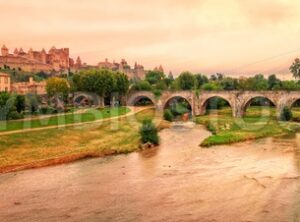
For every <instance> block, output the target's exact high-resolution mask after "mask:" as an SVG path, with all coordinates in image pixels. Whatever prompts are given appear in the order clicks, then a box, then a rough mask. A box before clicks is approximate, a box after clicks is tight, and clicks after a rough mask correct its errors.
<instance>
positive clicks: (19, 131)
mask: <svg viewBox="0 0 300 222" xmlns="http://www.w3.org/2000/svg"><path fill="white" fill-rule="evenodd" d="M127 108H129V109H130V111H129V112H128V113H126V114H124V115H120V116H114V117H110V118H104V119H98V120H95V121H88V122H81V123H70V124H62V125H54V126H45V127H38V128H31V129H22V130H12V131H7V132H1V133H0V136H3V135H11V134H16V133H27V132H35V131H41V130H47V129H59V128H64V127H71V126H81V125H85V124H90V123H102V122H104V121H110V120H115V119H119V118H124V117H127V116H132V115H134V114H137V113H139V112H141V111H143V110H146V109H149V108H150V107H134V106H127Z"/></svg>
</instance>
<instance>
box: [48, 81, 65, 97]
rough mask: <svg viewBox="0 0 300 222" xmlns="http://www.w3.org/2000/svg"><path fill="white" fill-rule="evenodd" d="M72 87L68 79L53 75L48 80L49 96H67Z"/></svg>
mask: <svg viewBox="0 0 300 222" xmlns="http://www.w3.org/2000/svg"><path fill="white" fill-rule="evenodd" d="M69 90H70V87H69V84H68V82H67V80H66V79H63V78H58V77H52V78H49V79H47V81H46V91H47V94H48V96H49V97H53V96H59V95H62V96H63V98H64V99H66V98H67V96H68V93H69Z"/></svg>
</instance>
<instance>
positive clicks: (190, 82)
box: [178, 72, 195, 90]
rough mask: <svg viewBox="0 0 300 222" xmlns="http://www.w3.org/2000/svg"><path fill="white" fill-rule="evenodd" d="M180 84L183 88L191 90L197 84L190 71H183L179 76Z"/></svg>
mask: <svg viewBox="0 0 300 222" xmlns="http://www.w3.org/2000/svg"><path fill="white" fill-rule="evenodd" d="M178 86H179V88H180V89H182V90H191V89H193V87H194V86H195V77H194V75H193V74H192V73H190V72H183V73H181V74H180V75H179V77H178Z"/></svg>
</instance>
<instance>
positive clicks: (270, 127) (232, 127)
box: [196, 107, 300, 147]
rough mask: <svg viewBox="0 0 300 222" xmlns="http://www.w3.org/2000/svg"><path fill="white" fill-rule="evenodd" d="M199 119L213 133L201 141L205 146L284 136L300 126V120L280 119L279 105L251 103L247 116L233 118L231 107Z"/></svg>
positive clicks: (211, 112) (198, 121) (198, 122)
mask: <svg viewBox="0 0 300 222" xmlns="http://www.w3.org/2000/svg"><path fill="white" fill-rule="evenodd" d="M196 123H197V124H203V125H204V126H206V128H207V129H208V130H209V131H210V132H212V134H213V135H211V136H210V137H208V138H206V139H204V140H203V141H202V142H201V144H200V145H201V146H202V147H210V146H214V145H222V144H232V143H236V142H242V141H247V140H254V139H260V138H265V137H270V136H283V135H288V134H292V133H295V132H296V131H297V130H299V129H300V124H299V123H296V122H281V121H278V120H277V118H276V113H275V108H270V107H265V108H264V107H249V108H248V110H247V113H246V115H245V117H243V118H233V117H232V114H231V109H229V108H224V109H221V110H211V111H210V112H209V114H208V115H205V116H199V117H196Z"/></svg>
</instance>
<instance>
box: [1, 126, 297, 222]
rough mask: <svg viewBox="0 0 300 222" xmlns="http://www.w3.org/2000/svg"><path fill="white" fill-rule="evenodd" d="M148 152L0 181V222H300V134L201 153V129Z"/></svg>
mask: <svg viewBox="0 0 300 222" xmlns="http://www.w3.org/2000/svg"><path fill="white" fill-rule="evenodd" d="M160 135H161V138H162V141H161V142H162V143H161V146H160V147H158V148H154V149H151V150H147V151H143V152H139V153H132V154H128V155H120V156H115V157H108V158H98V159H90V160H84V161H80V162H75V163H72V164H67V165H60V166H54V167H47V168H41V169H35V170H26V171H21V172H17V173H9V174H2V175H0V221H2V222H3V221H5V222H6V221H13V222H15V221H26V222H27V221H30V222H32V221H95V222H96V221H97V222H98V221H164V222H167V221H264V222H265V221H272V222H273V221H300V178H299V176H300V173H299V171H300V154H299V153H300V152H299V144H298V142H299V141H300V134H299V135H296V136H294V137H288V138H267V139H262V140H258V141H252V142H245V143H239V144H234V145H230V146H218V147H213V148H210V149H202V148H200V147H199V146H198V144H199V143H200V141H201V140H203V139H204V138H205V137H207V136H209V132H207V131H206V130H205V129H204V128H202V127H200V126H197V127H181V126H179V127H173V128H172V129H166V130H163V131H162V132H161V133H160Z"/></svg>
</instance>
